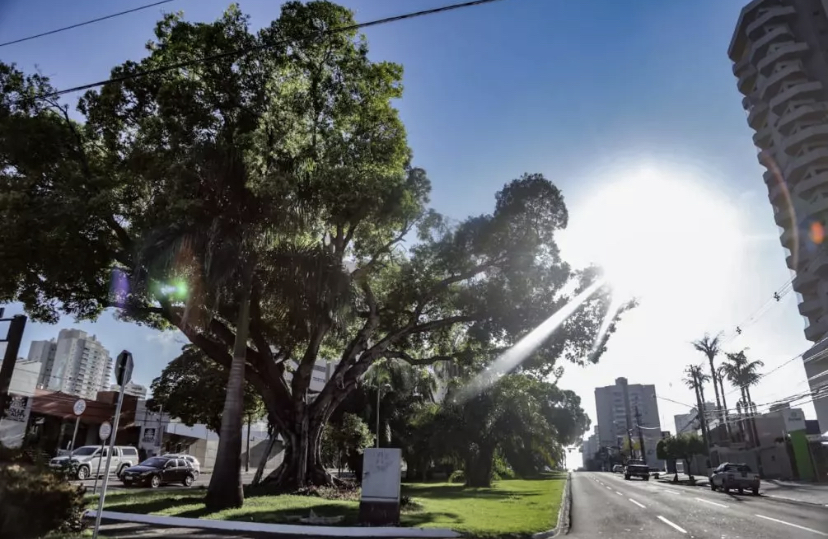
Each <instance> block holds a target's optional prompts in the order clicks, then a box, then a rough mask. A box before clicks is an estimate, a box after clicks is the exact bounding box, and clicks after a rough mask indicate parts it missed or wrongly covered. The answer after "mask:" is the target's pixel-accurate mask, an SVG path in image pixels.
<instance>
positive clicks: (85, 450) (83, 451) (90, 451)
mask: <svg viewBox="0 0 828 539" xmlns="http://www.w3.org/2000/svg"><path fill="white" fill-rule="evenodd" d="M99 449H100V448H99V447H97V446H94V445H87V446H84V447H79V448H77V449H75V450H74V451H72V456H73V457H88V456H89V455H94V454H95V451H98V450H99Z"/></svg>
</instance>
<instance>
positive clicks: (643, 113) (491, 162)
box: [0, 0, 813, 430]
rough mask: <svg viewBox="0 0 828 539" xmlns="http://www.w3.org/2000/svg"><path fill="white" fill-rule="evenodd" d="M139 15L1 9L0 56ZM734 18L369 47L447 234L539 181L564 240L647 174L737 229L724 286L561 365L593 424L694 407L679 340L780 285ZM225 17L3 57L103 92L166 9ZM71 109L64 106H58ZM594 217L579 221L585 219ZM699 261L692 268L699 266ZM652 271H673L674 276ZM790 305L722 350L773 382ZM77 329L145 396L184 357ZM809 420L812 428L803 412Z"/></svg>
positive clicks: (667, 306)
mask: <svg viewBox="0 0 828 539" xmlns="http://www.w3.org/2000/svg"><path fill="white" fill-rule="evenodd" d="M142 3H144V2H141V1H140V0H134V1H128V2H127V1H119V2H102V1H100V0H98V1H93V0H75V1H73V2H71V3H70V2H54V1H52V0H5V1H0V41H6V40H10V39H14V38H17V37H22V36H25V35H29V34H32V33H38V32H42V31H45V30H49V29H52V28H55V27H58V26H64V25H67V24H71V23H74V22H79V21H82V20H86V19H89V18H94V17H98V16H102V15H106V14H109V13H111V12H114V11H118V10H121V9H128V8H131V7H135V6H137V5H140V4H142ZM342 3H343V4H345V5H346V6H348V7H350V8H352V9H353V10H354V11H355V12H356V18H357V20H359V21H366V20H370V19H375V18H379V17H384V16H389V15H393V14H398V13H401V12H406V11H414V10H419V9H426V8H431V7H436V6H438V5H442V4H444V3H447V1H446V0H396V1H393V2H392V1H388V0H343V2H342ZM743 4H744V2H743V0H695V1H693V2H665V1H663V0H625V1H623V2H619V1H617V0H578V1H572V0H569V1H564V0H502V1H501V2H497V3H495V4H492V5H485V6H481V7H475V8H472V9H465V10H461V11H456V12H452V13H447V14H441V15H435V16H429V17H424V18H421V19H417V20H412V21H405V22H400V23H394V24H388V25H385V26H381V27H377V28H371V29H369V30H367V31H366V35H367V37H368V39H369V45H370V49H371V55H372V57H373V58H374V59H377V60H380V59H383V60H392V61H395V62H399V63H401V64H402V65H403V66H404V68H405V78H404V85H405V95H404V97H403V99H402V100H401V101H400V102H399V103H398V106H399V108H400V111H401V114H402V118H403V120H404V121H405V123H406V127H407V129H408V134H409V141H410V144H411V146H412V148H413V151H414V156H415V161H416V164H417V165H419V166H422V167H424V168H425V169H426V170H427V171H428V172H429V176H430V177H431V179H432V182H433V185H434V190H433V194H432V201H433V205H434V206H435V207H436V208H437V209H438V210H439V211H441V212H444V213H446V214H448V215H450V216H452V217H454V218H458V219H459V218H463V217H464V216H467V215H469V214H476V213H482V212H486V211H489V210H490V209H491V208H492V205H493V193H494V192H495V191H496V190H497V189H498V188H499V187H500V186H502V184H503V183H505V182H506V181H508V180H510V179H512V178H514V177H517V176H518V175H520V174H521V173H523V172H542V173H544V174H545V175H546V176H547V177H548V178H550V179H552V180H553V181H555V182H556V183H557V184H558V185H559V187H561V189H562V190H563V192H564V195H565V196H566V199H567V203H568V205H569V209H570V214H571V223H572V226H573V228H575V227H576V225H578V223H579V213H578V212H579V208H584V207H586V206H587V205H588V202H589V201H590V200H591V199H593V198H594V196H595V194H596V191H597V190H600V189H601V188H602V186H604V185H606V184H608V183H611V182H612V181H614V180H617V179H618V177H620V176H623V175H625V174H626V175H629V174H631V172H630V171H631V170H633V169H634V168H635V166H637V164H639V163H642V162H643V163H648V164H651V165H653V166H655V168H656V169H657V170H658V171H660V173H663V174H666V175H672V174H673V173H675V175H676V176H681V178H683V179H682V181H685V182H689V183H691V184H694V185H698V186H699V187H700V188H703V189H704V190H705V192H706V193H708V194H709V195H710V196H711V197H712V198H713V199H715V200H716V202H717V204H721V205H723V206H724V207H726V208H727V211H728V213H731V214H732V215H733V216H734V220H735V222H737V228H738V232H739V234H740V236H739V242H738V245H737V246H736V247H735V248H734V252H733V255H732V256H729V255H725V256H721V257H719V258H718V259H713V260H709V261H705V264H707V265H708V266H709V267H714V268H718V267H719V266H722V267H723V269H722V272H721V274H720V275H718V276H717V277H716V276H714V277H715V278H717V279H718V281H719V282H718V284H719V286H717V287H713V288H711V290H714V291H715V292H714V293H711V294H710V295H709V296H706V295H705V294H703V293H699V294H694V298H692V299H691V300H688V301H689V302H690V303H693V305H685V304H681V303H675V304H671V303H670V302H667V301H663V298H661V299H662V301H659V300H658V298H657V299H656V300H655V301H653V302H650V303H648V304H647V305H642V307H641V308H640V309H639V310H638V312H635V313H632V314H631V315H630V316H629V317H627V319H626V320H625V321H624V322H623V323H622V324H621V326H620V327H619V331H618V333H617V334H616V335H615V336H614V338H613V340H612V341H611V342H610V350H609V352H608V353H607V354H606V355H605V357H604V358H603V359H602V362H601V364H600V366H596V367H590V368H587V369H581V368H578V367H575V366H567V374H566V375H565V377H564V379H563V380H562V385H564V386H566V387H571V388H573V389H575V390H577V391H578V392H579V393H580V394H581V395H582V397H583V398H584V404H585V406H586V409H587V411H588V413H590V415H591V416H592V417H593V418H594V417H595V415H594V402H593V397H592V389H593V388H594V387H595V386H602V385H607V384H611V383H612V382H613V380H614V378H615V377H617V376H622V375H626V376H627V377H628V378H629V379H630V381H631V382H641V383H655V384H656V385H657V390H658V392H659V394H660V395H665V396H669V397H670V398H672V399H674V400H677V401H681V402H687V403H690V402H692V399H693V397H692V394H691V392H690V391H689V390H687V389H686V388H684V387H683V385H682V384H681V381H680V378H681V370H682V369H683V367H684V366H685V365H687V364H688V363H690V362H700V361H701V360H702V359H703V358H702V357H701V356H700V355H698V353H696V352H694V351H693V350H692V349H691V348H690V346H689V344H688V343H689V341H690V340H691V339H693V338H697V337H699V336H701V334H703V333H704V331H714V332H715V331H718V330H719V329H728V330H732V329H733V327H734V326H735V325H736V324H737V323H739V322H741V321H743V320H744V319H745V318H746V317H747V316H749V315H750V314H751V313H752V312H753V311H754V310H755V309H756V308H758V307H759V306H760V305H762V304H763V303H764V302H765V301H766V299H767V298H769V297H770V295H771V294H772V293H773V291H774V290H775V289H776V288H778V287H779V286H780V285H782V284H783V283H785V281H786V280H788V279H789V278H790V275H789V272H788V270H787V268H786V267H785V263H784V258H785V253H784V252H783V249H782V247H781V246H780V245H779V242H778V240H777V239H776V238H777V236H778V231H777V227H776V225H775V223H774V222H773V218H772V215H773V214H772V210H771V207H770V205H769V203H768V201H767V193H766V191H765V187H764V183H763V181H762V168H761V167H760V166H759V165H758V163H757V161H756V150H755V148H754V147H753V145H752V141H751V135H752V132H751V131H750V129H749V128H748V126H747V124H746V121H745V114H744V112H743V111H742V109H741V106H740V102H741V95H740V94H739V93H738V92H737V90H736V84H735V82H736V81H735V78H734V77H733V75H732V72H731V63H730V61H729V60H728V58H727V54H726V51H727V46H728V43H729V41H730V37H731V34H732V31H733V27H734V25H735V21H736V19H737V16H738V12H739V9H740V8H741V6H742V5H743ZM240 5H241V8H242V10H243V11H244V12H246V13H248V14H250V15H251V16H252V25H253V26H254V27H255V28H258V27H260V26H262V25H265V24H267V23H269V21H270V20H271V19H273V18H275V17H277V16H278V3H277V2H272V1H263V0H245V1H242V2H240ZM226 6H227V2H226V1H224V0H199V1H196V0H177V1H175V2H173V3H170V4H166V5H165V6H161V7H159V8H153V9H150V10H147V11H144V12H140V13H136V14H132V15H128V16H126V17H123V18H120V19H115V20H110V21H105V22H103V23H99V24H96V25H93V26H87V27H84V28H80V29H77V30H72V31H68V32H65V33H61V34H57V35H54V36H49V37H45V38H42V39H38V40H35V41H30V42H25V43H21V44H18V45H12V46H8V47H4V48H2V49H0V60H2V61H6V62H9V61H12V62H16V63H18V64H19V66H20V67H21V68H23V69H25V70H33V69H35V68H38V69H40V71H41V72H42V73H44V74H46V75H48V76H50V77H51V78H52V81H53V83H54V85H55V86H57V87H58V88H62V87H68V86H73V85H77V84H82V83H86V82H90V81H94V80H99V79H104V78H106V77H107V75H108V73H109V69H110V68H111V67H112V66H114V65H116V64H117V63H120V62H122V61H124V60H127V59H136V58H139V57H141V56H143V55H144V52H145V51H144V49H143V45H144V44H145V43H146V41H147V40H149V39H150V38H151V37H152V33H151V32H152V27H153V23H154V21H155V20H156V19H157V18H158V16H159V15H160V13H161V9H165V10H167V11H176V10H183V11H184V12H185V16H186V17H187V18H188V19H191V20H211V19H214V18H216V17H217V16H219V14H220V13H221V11H222V10H223V9H224V8H226ZM69 102H71V103H74V102H75V99H74V98H73V97H71V96H70V101H69ZM646 195H647V194H646V192H644V193H642V196H644V197H646ZM684 203H685V201H684V200H683V199H681V197H678V198H676V197H665V198H664V200H659V201H658V204H659V205H666V206H668V207H672V206H675V207H676V208H680V207H681V205H682V204H684ZM717 207H719V206H717ZM630 211H631V212H634V211H636V209H635V208H634V207H631V208H630ZM588 219H589V216H585V215H582V216H581V218H580V221H581V223H583V222H584V221H586V220H588ZM693 219H698V220H699V223H693V222H692V221H693ZM704 220H705V217H704V215H701V214H699V215H698V216H696V215H695V214H690V217H689V218H687V219H684V221H683V224H684V226H690V227H694V226H696V224H699V226H701V225H703V221H704ZM654 226H668V225H666V224H663V223H662V224H657V223H654ZM607 232H608V233H612V227H609V230H607ZM588 240H589V238H585V237H584V236H580V237H578V236H577V234H576V235H575V239H574V240H573V239H570V241H569V242H568V243H567V244H565V246H564V254H565V255H571V257H572V258H573V259H575V260H576V261H578V262H585V261H586V260H585V259H584V258H583V256H582V255H583V250H582V249H579V245H580V244H582V243H583V242H584V241H588ZM579 251H580V253H579ZM737 251H738V252H737ZM579 255H581V256H579ZM704 256H705V255H704V253H699V256H698V258H699V259H704ZM579 258H580V260H579ZM660 263H661V262H659V261H657V260H656V259H654V261H653V262H652V264H660ZM664 263H665V270H669V267H668V261H664ZM652 264H651V265H652ZM719 277H720V278H719ZM677 281H680V279H677ZM685 284H686V281H685V282H676V283H675V286H676V288H677V289H680V288H683V287H684V286H685ZM696 285H698V283H696ZM702 285H705V283H702ZM704 289H705V288H704V286H703V287H702V290H704ZM661 295H663V296H669V295H670V293H669V291H664V293H663V294H661ZM794 296H795V295H794V294H793V293H791V294H788V295H787V296H786V297H785V298H783V301H782V302H780V303H779V304H777V305H774V306H773V308H771V309H770V310H769V311H768V312H767V313H766V314H765V315H764V316H762V317H761V319H760V320H759V321H758V322H757V323H755V324H753V325H751V326H750V328H749V329H746V331H745V333H744V335H743V336H742V337H740V338H739V339H738V340H736V341H734V342H733V343H731V349H738V348H741V347H745V346H749V347H750V353H749V355H751V356H753V357H756V358H761V359H763V360H764V361H765V363H766V365H767V367H766V369H767V370H770V369H771V368H773V367H775V366H776V365H779V364H782V363H783V362H784V361H785V360H787V359H789V358H790V357H792V356H794V355H796V354H798V353H801V352H803V351H804V350H805V349H807V346H808V343H807V342H806V341H805V339H804V337H803V334H802V330H803V327H804V323H803V321H802V318H801V317H800V316H799V314H798V313H797V309H796V301H795V297H794ZM550 314H551V313H550ZM71 325H73V321H72V320H69V319H65V320H62V321H61V323H60V324H59V325H58V327H54V326H42V325H37V324H32V325H30V327H29V329H28V331H27V333H26V336H25V340H24V346H23V350H22V352H23V355H25V354H26V352H27V351H28V342H29V341H30V340H32V339H42V338H48V337H50V336H53V335H56V333H57V330H58V328H59V327H69V326H71ZM80 326H81V327H83V328H86V329H88V330H89V331H92V332H94V333H96V334H97V335H98V337H99V339H100V340H101V341H103V343H104V344H105V345H106V346H107V347H108V348H109V349H110V350H111V351H112V352H113V354H116V353H117V352H118V351H119V350H120V349H122V348H128V349H130V350H131V351H132V352H133V353H134V356H135V359H136V371H135V379H136V381H137V382H139V383H144V384H148V383H149V382H150V381H151V380H152V378H153V377H155V376H157V375H158V373H159V372H160V370H161V369H162V368H163V366H164V364H165V363H166V362H168V361H169V360H170V359H172V358H173V357H174V356H175V353H176V350H178V349H179V347H180V345H181V342H178V341H177V338H176V336H175V335H174V334H166V335H162V334H158V333H156V332H152V331H149V330H146V329H143V328H137V327H135V326H132V325H128V324H123V323H118V322H115V321H114V320H112V318H111V315H110V314H105V315H104V316H103V317H102V318H101V319H100V321H99V322H98V323H96V324H81V325H80ZM804 379H805V378H804V369H803V368H802V365H801V362H799V361H796V362H793V363H791V364H790V365H788V366H787V367H785V368H783V369H780V370H779V371H778V372H777V373H775V374H773V375H772V377H770V376H769V377H768V379H767V382H765V383H764V384H763V385H762V386H760V387H759V388H758V389H757V390H756V391H754V396H755V397H756V400H757V402H760V403H762V402H765V401H766V400H767V399H772V398H778V397H782V396H784V395H785V394H787V393H793V392H794V391H796V390H797V389H798V390H804V389H805V386H804V385H803V381H804ZM708 394H709V395H712V389H709V390H708ZM733 398H734V397H733V396H731V399H733ZM732 405H733V404H732V403H731V406H732ZM659 408H660V412H661V415H662V418H663V420H662V421H663V423H662V427H663V428H665V429H667V430H673V421H672V415H673V414H675V413H681V412H683V411H684V408H683V407H682V406H680V405H677V404H673V403H670V402H667V401H659ZM806 414H807V415H808V416H809V417H813V411H812V408H811V407H810V406H807V407H806Z"/></svg>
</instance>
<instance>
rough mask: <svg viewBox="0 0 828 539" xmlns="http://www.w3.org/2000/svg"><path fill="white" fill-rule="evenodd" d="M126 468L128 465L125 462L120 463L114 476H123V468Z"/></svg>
mask: <svg viewBox="0 0 828 539" xmlns="http://www.w3.org/2000/svg"><path fill="white" fill-rule="evenodd" d="M127 468H129V466H127V465H126V464H122V465H121V467H120V468H118V473H117V474H115V476H116V477H117V478H118V479H120V478H121V477H123V476H124V470H126V469H127Z"/></svg>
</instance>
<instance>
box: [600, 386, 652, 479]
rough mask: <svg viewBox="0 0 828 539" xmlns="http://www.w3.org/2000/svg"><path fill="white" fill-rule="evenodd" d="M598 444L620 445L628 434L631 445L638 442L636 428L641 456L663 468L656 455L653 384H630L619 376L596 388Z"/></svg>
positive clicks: (624, 441) (650, 463)
mask: <svg viewBox="0 0 828 539" xmlns="http://www.w3.org/2000/svg"><path fill="white" fill-rule="evenodd" d="M595 407H596V411H597V413H598V443H599V445H600V446H608V447H623V446H624V445H625V444H627V443H628V442H627V439H628V437H629V438H631V439H632V445H633V447H637V446H638V444H639V427H641V429H640V432H641V436H642V437H643V438H644V458H645V460H646V461H647V464H648V465H649V466H650V467H651V468H659V469H660V468H662V467H663V464H664V461H661V460H659V459H658V458H656V444H657V443H658V441H659V440H660V439H661V421H660V420H659V417H658V403H657V402H656V391H655V386H653V385H641V384H629V383H627V379H626V378H618V379H616V380H615V385H612V386H607V387H597V388H595Z"/></svg>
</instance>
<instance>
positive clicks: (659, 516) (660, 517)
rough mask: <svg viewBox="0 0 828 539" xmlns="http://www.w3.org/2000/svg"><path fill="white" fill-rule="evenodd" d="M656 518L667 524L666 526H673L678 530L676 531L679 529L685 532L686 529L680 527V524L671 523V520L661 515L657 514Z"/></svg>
mask: <svg viewBox="0 0 828 539" xmlns="http://www.w3.org/2000/svg"><path fill="white" fill-rule="evenodd" d="M658 519H659V520H660V521H662V522H663V523H665V524H667V525H668V526H672V527H673V528H675V529H677V530H678V531H680V532H681V533H687V530H685V529H684V528H682V527H681V526H679V525H678V524H673V523H672V522H670V521H669V520H667V519H666V518H664V517H663V516H661V515H658Z"/></svg>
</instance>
